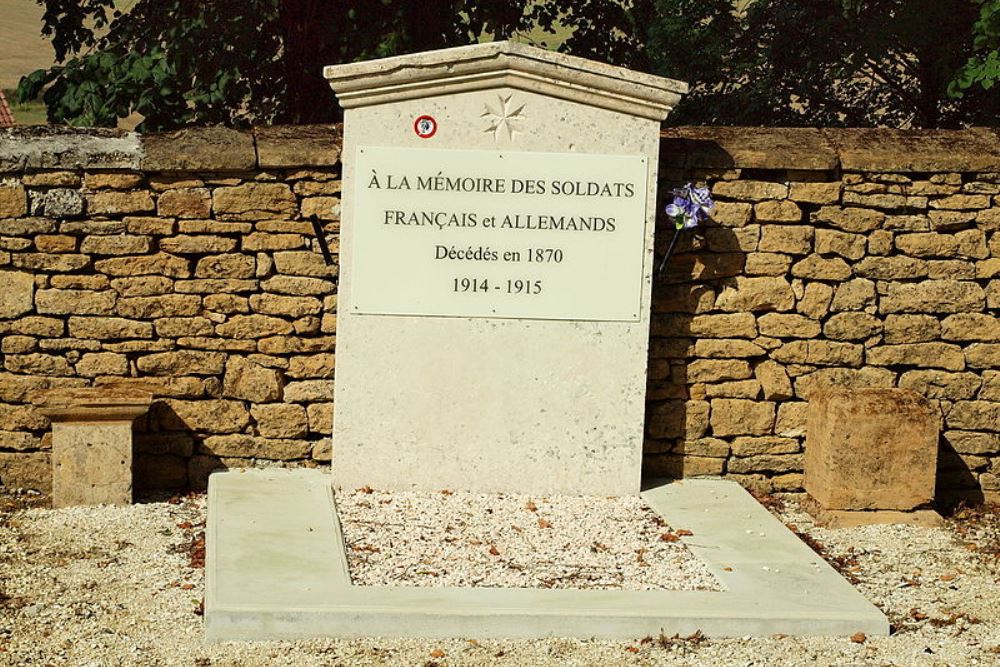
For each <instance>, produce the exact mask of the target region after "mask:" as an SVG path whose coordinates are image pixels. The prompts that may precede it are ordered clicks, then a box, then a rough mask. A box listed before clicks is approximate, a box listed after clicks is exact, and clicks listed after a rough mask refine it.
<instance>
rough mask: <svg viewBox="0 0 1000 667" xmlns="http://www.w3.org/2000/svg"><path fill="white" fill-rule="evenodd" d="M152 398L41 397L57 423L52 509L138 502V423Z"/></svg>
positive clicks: (88, 393)
mask: <svg viewBox="0 0 1000 667" xmlns="http://www.w3.org/2000/svg"><path fill="white" fill-rule="evenodd" d="M152 402H153V395H152V394H150V393H146V392H136V391H128V392H124V391H115V390H108V389H103V388H94V389H54V390H51V391H45V392H40V393H39V394H38V395H36V396H35V404H36V405H37V407H38V410H39V412H41V413H42V414H43V415H45V416H46V417H48V418H49V420H50V421H51V422H52V506H53V507H69V506H73V505H99V504H107V505H128V504H131V502H132V422H133V421H134V420H135V418H136V417H139V416H141V415H143V414H145V413H146V411H147V410H149V406H150V404H151V403H152Z"/></svg>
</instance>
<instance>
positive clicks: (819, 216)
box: [812, 206, 885, 234]
mask: <svg viewBox="0 0 1000 667" xmlns="http://www.w3.org/2000/svg"><path fill="white" fill-rule="evenodd" d="M812 219H813V222H819V223H826V224H828V225H831V226H833V227H836V228H837V229H842V230H843V231H845V232H851V233H854V234H864V233H867V232H870V231H873V230H875V229H878V228H879V227H880V226H881V225H882V222H883V221H884V220H885V213H883V212H881V211H873V210H871V209H868V208H853V207H848V208H844V207H841V206H824V207H823V208H821V209H820V210H819V211H817V212H816V213H813V216H812Z"/></svg>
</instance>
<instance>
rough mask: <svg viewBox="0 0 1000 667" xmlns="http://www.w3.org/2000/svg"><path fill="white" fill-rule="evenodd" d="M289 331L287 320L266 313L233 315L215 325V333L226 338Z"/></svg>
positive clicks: (252, 336)
mask: <svg viewBox="0 0 1000 667" xmlns="http://www.w3.org/2000/svg"><path fill="white" fill-rule="evenodd" d="M291 332H292V325H291V324H290V323H289V322H287V321H286V320H283V319H280V318H278V317H271V316H268V315H234V316H233V317H231V318H230V319H229V320H228V321H227V322H225V323H224V324H220V325H218V326H217V327H216V333H218V334H219V335H220V336H225V337H227V338H264V337H266V336H274V335H277V334H289V333H291Z"/></svg>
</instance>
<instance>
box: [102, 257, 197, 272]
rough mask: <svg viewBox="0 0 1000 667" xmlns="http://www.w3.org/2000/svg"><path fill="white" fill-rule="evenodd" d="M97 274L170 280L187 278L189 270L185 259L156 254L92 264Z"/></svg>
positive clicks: (118, 258) (119, 258) (105, 260)
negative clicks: (155, 276)
mask: <svg viewBox="0 0 1000 667" xmlns="http://www.w3.org/2000/svg"><path fill="white" fill-rule="evenodd" d="M94 269H95V270H96V271H97V272H98V273H105V274H107V275H109V276H146V275H159V276H169V277H171V278H187V277H188V276H190V275H191V269H190V267H189V266H188V262H187V260H186V259H183V258H181V257H176V256H174V255H168V254H166V253H158V254H156V255H147V256H144V257H115V258H114V259H102V260H99V261H97V262H94Z"/></svg>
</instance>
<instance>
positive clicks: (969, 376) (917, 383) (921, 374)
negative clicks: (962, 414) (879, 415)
mask: <svg viewBox="0 0 1000 667" xmlns="http://www.w3.org/2000/svg"><path fill="white" fill-rule="evenodd" d="M982 384H983V381H982V379H981V378H980V377H979V376H978V375H976V374H975V373H945V372H942V371H924V370H920V371H907V372H906V373H903V374H902V375H901V376H900V378H899V387H900V388H901V389H912V390H913V391H915V392H917V393H918V394H921V395H922V396H926V397H927V398H943V399H946V400H950V401H958V400H963V399H966V400H967V399H971V398H974V397H975V396H976V392H977V391H979V388H980V387H981V386H982Z"/></svg>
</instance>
